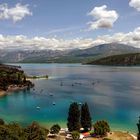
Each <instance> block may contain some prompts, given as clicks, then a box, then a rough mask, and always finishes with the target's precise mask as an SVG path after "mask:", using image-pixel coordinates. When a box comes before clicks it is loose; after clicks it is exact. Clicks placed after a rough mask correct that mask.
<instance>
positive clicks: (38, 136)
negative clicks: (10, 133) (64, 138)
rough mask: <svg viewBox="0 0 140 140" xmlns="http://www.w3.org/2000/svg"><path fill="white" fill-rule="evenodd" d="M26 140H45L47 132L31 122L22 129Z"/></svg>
mask: <svg viewBox="0 0 140 140" xmlns="http://www.w3.org/2000/svg"><path fill="white" fill-rule="evenodd" d="M24 132H25V136H26V138H27V140H46V137H47V135H48V133H49V131H48V130H47V129H45V128H42V127H40V126H39V124H38V123H37V122H33V123H32V124H31V125H30V126H28V127H27V128H25V129H24Z"/></svg>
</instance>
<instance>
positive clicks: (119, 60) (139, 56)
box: [86, 53, 140, 66]
mask: <svg viewBox="0 0 140 140" xmlns="http://www.w3.org/2000/svg"><path fill="white" fill-rule="evenodd" d="M86 64H92V65H110V66H137V65H140V53H128V54H120V55H113V56H108V57H104V58H100V59H96V60H93V61H89V62H87V63H86Z"/></svg>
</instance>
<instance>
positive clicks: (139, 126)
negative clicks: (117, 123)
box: [137, 118, 140, 140]
mask: <svg viewBox="0 0 140 140" xmlns="http://www.w3.org/2000/svg"><path fill="white" fill-rule="evenodd" d="M137 127H138V138H137V139H138V140H140V118H139V122H138V123H137Z"/></svg>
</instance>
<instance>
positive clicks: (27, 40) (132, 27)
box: [0, 0, 140, 50]
mask: <svg viewBox="0 0 140 140" xmlns="http://www.w3.org/2000/svg"><path fill="white" fill-rule="evenodd" d="M110 42H119V43H124V44H128V45H132V46H134V47H139V48H140V0H0V49H36V50H38V49H53V50H55V49H60V50H63V49H72V48H81V49H84V48H88V47H91V46H95V45H98V44H103V43H110Z"/></svg>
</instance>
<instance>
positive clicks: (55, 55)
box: [0, 43, 140, 63]
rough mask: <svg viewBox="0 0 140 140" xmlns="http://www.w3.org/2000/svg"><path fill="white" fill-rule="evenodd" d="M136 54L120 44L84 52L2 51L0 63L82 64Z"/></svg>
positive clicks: (0, 51)
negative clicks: (119, 55) (116, 55)
mask: <svg viewBox="0 0 140 140" xmlns="http://www.w3.org/2000/svg"><path fill="white" fill-rule="evenodd" d="M136 52H140V49H139V48H135V47H132V46H129V45H124V44H118V43H110V44H102V45H98V46H94V47H91V48H88V49H83V50H82V49H75V50H64V51H59V50H32V51H31V50H24V51H3V50H0V61H1V62H24V63H81V62H88V61H92V60H95V59H98V58H102V57H106V56H111V55H115V54H125V53H136Z"/></svg>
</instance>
